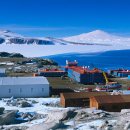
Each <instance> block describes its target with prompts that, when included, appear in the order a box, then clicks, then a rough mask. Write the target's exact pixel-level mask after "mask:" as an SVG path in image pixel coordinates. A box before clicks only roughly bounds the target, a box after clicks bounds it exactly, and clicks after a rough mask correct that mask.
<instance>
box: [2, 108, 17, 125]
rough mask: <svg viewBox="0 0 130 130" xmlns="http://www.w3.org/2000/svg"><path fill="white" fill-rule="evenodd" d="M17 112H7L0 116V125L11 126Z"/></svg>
mask: <svg viewBox="0 0 130 130" xmlns="http://www.w3.org/2000/svg"><path fill="white" fill-rule="evenodd" d="M16 113H17V111H16V110H14V111H9V112H7V113H5V114H2V115H0V125H8V124H13V123H14V122H15V115H16Z"/></svg>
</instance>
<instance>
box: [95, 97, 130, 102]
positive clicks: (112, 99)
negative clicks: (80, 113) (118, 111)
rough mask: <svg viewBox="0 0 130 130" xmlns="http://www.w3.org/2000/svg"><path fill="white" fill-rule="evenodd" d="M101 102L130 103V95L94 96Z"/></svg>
mask: <svg viewBox="0 0 130 130" xmlns="http://www.w3.org/2000/svg"><path fill="white" fill-rule="evenodd" d="M94 98H95V100H96V101H97V102H98V103H99V104H107V103H128V102H129V103H130V95H102V96H94Z"/></svg>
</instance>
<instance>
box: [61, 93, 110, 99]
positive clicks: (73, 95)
mask: <svg viewBox="0 0 130 130" xmlns="http://www.w3.org/2000/svg"><path fill="white" fill-rule="evenodd" d="M62 95H63V96H64V98H65V99H74V98H75V99H78V98H89V97H93V96H99V95H109V93H107V92H72V93H62Z"/></svg>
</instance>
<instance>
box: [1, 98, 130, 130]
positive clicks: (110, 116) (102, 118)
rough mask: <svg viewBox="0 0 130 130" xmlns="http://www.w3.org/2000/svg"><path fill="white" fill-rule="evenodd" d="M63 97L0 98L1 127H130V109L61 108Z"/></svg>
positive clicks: (8, 129)
mask: <svg viewBox="0 0 130 130" xmlns="http://www.w3.org/2000/svg"><path fill="white" fill-rule="evenodd" d="M59 101H60V99H59V98H31V99H14V98H10V99H2V100H0V130H117V129H118V130H130V109H123V110H122V111H121V112H105V111H102V110H96V109H95V108H61V107H60V106H59Z"/></svg>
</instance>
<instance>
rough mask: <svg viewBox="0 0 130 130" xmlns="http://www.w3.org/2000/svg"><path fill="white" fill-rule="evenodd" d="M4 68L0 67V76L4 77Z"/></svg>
mask: <svg viewBox="0 0 130 130" xmlns="http://www.w3.org/2000/svg"><path fill="white" fill-rule="evenodd" d="M5 71H6V69H5V68H0V77H4V76H5Z"/></svg>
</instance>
